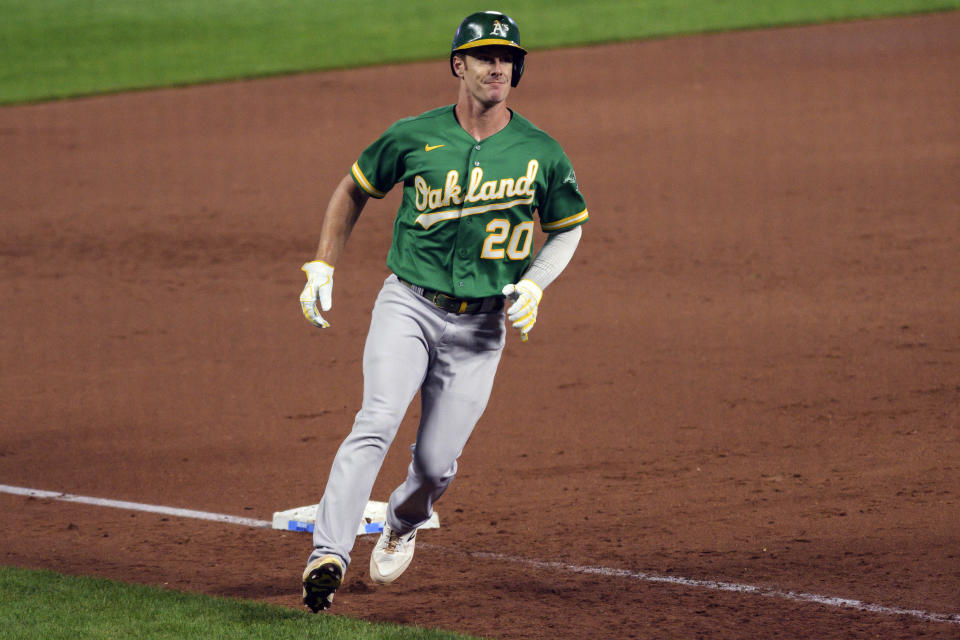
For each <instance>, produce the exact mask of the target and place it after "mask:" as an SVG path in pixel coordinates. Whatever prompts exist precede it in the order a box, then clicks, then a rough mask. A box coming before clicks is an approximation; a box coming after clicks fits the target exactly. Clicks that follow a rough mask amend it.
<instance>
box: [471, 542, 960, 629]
mask: <svg viewBox="0 0 960 640" xmlns="http://www.w3.org/2000/svg"><path fill="white" fill-rule="evenodd" d="M466 555H469V556H470V557H473V558H485V559H488V560H497V561H500V562H512V563H515V564H522V565H525V566H528V567H533V568H537V569H553V570H557V571H568V572H572V573H583V574H587V575H599V576H607V577H612V578H613V577H616V578H628V579H631V580H639V581H641V582H653V583H661V584H673V585H680V586H684V587H697V588H700V589H710V590H713V591H726V592H731V593H744V594H750V595H758V596H763V597H766V598H781V599H783V600H793V601H794V602H806V603H814V604H821V605H825V606H828V607H838V608H845V609H855V610H857V611H865V612H870V613H882V614H887V615H898V616H910V617H913V618H918V619H920V620H924V621H926V622H948V623H950V624H960V613H931V612H929V611H921V610H919V609H903V608H900V607H886V606H883V605H879V604H871V603H869V602H863V601H861V600H851V599H849V598H834V597H831V596H821V595H817V594H815V593H803V592H797V591H779V590H777V589H769V588H766V587H757V586H754V585H750V584H740V583H736V582H721V581H717V580H694V579H692V578H681V577H679V576H661V575H657V574H653V573H643V572H639V571H629V570H627V569H611V568H608V567H583V566H579V565H575V564H566V563H563V562H544V561H542V560H528V559H525V558H517V557H513V556H507V555H503V554H500V553H487V552H483V551H473V552H468V553H467V554H466Z"/></svg>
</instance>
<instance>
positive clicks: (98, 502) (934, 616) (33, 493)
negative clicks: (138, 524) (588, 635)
mask: <svg viewBox="0 0 960 640" xmlns="http://www.w3.org/2000/svg"><path fill="white" fill-rule="evenodd" d="M0 493H10V494H13V495H20V496H29V497H32V498H48V499H51V500H60V501H63V502H77V503H82V504H89V505H94V506H98V507H112V508H114V509H129V510H133V511H145V512H148V513H159V514H163V515H169V516H175V517H179V518H195V519H199V520H212V521H214V522H226V523H228V524H237V525H242V526H246V527H256V528H260V529H269V528H271V527H272V526H273V523H272V522H268V521H266V520H256V519H253V518H241V517H238V516H231V515H226V514H222V513H210V512H208V511H195V510H193V509H179V508H177V507H163V506H158V505H151V504H142V503H139V502H126V501H124V500H108V499H105V498H91V497H88V496H78V495H74V494H70V493H58V492H56V491H40V490H38V489H26V488H23V487H12V486H9V485H5V484H0ZM418 546H421V547H426V548H433V549H437V550H440V551H445V552H447V553H454V554H459V555H465V556H468V557H471V558H482V559H485V560H496V561H498V562H509V563H511V564H519V565H524V566H527V567H532V568H535V569H549V570H553V571H565V572H569V573H580V574H586V575H598V576H605V577H608V578H625V579H629V580H637V581H640V582H650V583H655V584H671V585H678V586H683V587H695V588H698V589H709V590H712V591H724V592H729V593H743V594H748V595H757V596H763V597H765V598H780V599H783V600H791V601H794V602H803V603H812V604H820V605H824V606H828V607H836V608H842V609H853V610H856V611H863V612H867V613H878V614H884V615H898V616H909V617H911V618H916V619H918V620H923V621H925V622H945V623H948V624H956V625H960V613H932V612H929V611H922V610H920V609H904V608H901V607H887V606H883V605H879V604H871V603H869V602H863V601H861V600H851V599H849V598H835V597H831V596H821V595H817V594H815V593H803V592H797V591H780V590H777V589H770V588H766V587H758V586H755V585H750V584H740V583H737V582H722V581H718V580H695V579H693V578H682V577H679V576H662V575H657V574H654V573H644V572H640V571H630V570H627V569H611V568H609V567H587V566H580V565H575V564H567V563H564V562H546V561H543V560H530V559H528V558H520V557H517V556H508V555H505V554H502V553H489V552H485V551H467V552H464V551H460V550H456V549H450V548H448V547H442V546H438V545H431V544H422V543H421V544H420V545H418Z"/></svg>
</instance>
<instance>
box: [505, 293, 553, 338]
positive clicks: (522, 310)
mask: <svg viewBox="0 0 960 640" xmlns="http://www.w3.org/2000/svg"><path fill="white" fill-rule="evenodd" d="M503 295H505V296H507V298H509V299H510V300H512V301H513V304H512V305H510V308H509V309H507V318H508V319H509V320H510V322H511V323H512V324H513V326H514V327H515V328H517V329H520V339H521V340H523V341H524V342H526V341H527V334H528V333H530V330H531V329H533V325H534V324H536V322H537V308H538V307H539V305H540V298H542V297H543V289H541V288H540V287H539V286H538V285H537V283H536V282H534V281H533V280H526V279H524V280H521V281H520V282H518V283H517V284H508V285H507V286H505V287H504V288H503Z"/></svg>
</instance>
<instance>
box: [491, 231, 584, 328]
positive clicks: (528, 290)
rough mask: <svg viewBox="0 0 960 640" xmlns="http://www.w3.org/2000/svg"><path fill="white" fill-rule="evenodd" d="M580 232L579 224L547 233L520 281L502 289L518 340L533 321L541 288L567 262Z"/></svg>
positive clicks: (553, 277) (555, 276) (554, 276)
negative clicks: (508, 301)
mask: <svg viewBox="0 0 960 640" xmlns="http://www.w3.org/2000/svg"><path fill="white" fill-rule="evenodd" d="M582 235H583V230H582V228H581V227H579V226H577V227H574V228H572V229H569V230H566V231H557V232H554V233H551V234H550V235H549V236H548V237H547V241H546V242H544V243H543V247H541V249H540V251H539V252H537V255H536V256H535V257H534V259H533V262H531V263H530V266H529V267H528V268H527V270H526V271H524V272H523V276H522V277H521V278H520V281H519V282H517V283H516V284H508V285H507V286H505V287H504V288H503V295H505V296H507V297H508V298H510V300H512V301H513V304H512V305H511V306H510V308H509V309H507V317H508V318H509V320H510V322H511V323H512V325H513V326H514V327H516V328H517V329H519V330H520V339H521V340H523V341H524V342H526V340H527V334H529V333H530V330H531V329H533V325H534V324H535V323H536V322H537V310H538V308H539V306H540V299H541V298H542V297H543V290H544V289H546V288H547V286H549V285H550V283H551V282H553V281H554V280H556V279H557V276H559V275H560V273H561V272H562V271H563V270H564V269H565V268H566V267H567V265H568V264H570V260H571V259H573V254H574V253H575V252H576V250H577V246H578V245H579V244H580V238H581V236H582Z"/></svg>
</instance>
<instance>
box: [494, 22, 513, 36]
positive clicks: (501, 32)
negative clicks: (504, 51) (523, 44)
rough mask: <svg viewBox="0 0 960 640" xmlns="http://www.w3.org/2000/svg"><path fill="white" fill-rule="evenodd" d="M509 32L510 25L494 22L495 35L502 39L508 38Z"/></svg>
mask: <svg viewBox="0 0 960 640" xmlns="http://www.w3.org/2000/svg"><path fill="white" fill-rule="evenodd" d="M509 31H510V25H508V24H504V23H503V22H500V21H499V20H494V21H493V35H495V36H500V37H501V38H508V37H509V36H508V35H507V34H508V32H509Z"/></svg>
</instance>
